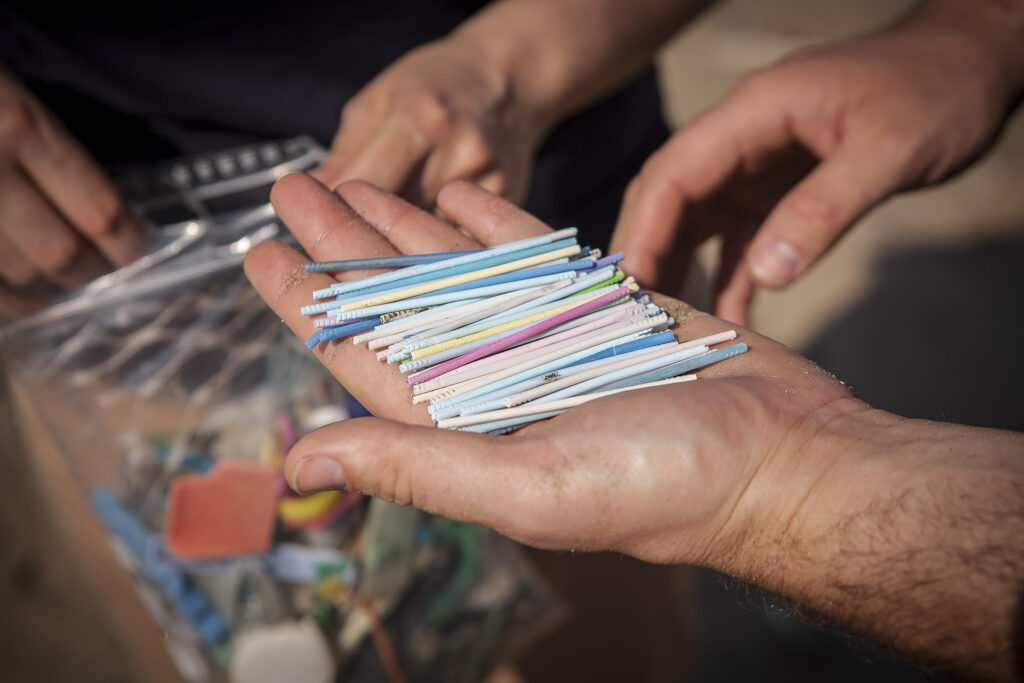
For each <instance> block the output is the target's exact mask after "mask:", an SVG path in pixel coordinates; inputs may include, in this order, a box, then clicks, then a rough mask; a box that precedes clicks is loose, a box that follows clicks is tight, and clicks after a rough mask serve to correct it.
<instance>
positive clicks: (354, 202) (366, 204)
mask: <svg viewBox="0 0 1024 683" xmlns="http://www.w3.org/2000/svg"><path fill="white" fill-rule="evenodd" d="M336 191H337V193H338V194H339V195H341V198H342V199H344V200H345V203H346V204H348V205H349V206H350V207H351V208H352V210H353V211H355V212H356V213H357V214H358V215H359V216H360V217H361V218H362V219H363V220H365V221H366V222H367V223H369V224H370V225H372V226H373V227H374V228H375V229H376V230H377V231H378V232H379V233H380V234H381V235H382V236H383V237H384V238H385V239H386V240H387V241H388V242H390V243H391V244H393V245H394V246H395V248H397V249H398V251H400V252H401V253H403V254H429V253H434V252H439V251H461V250H466V249H479V248H480V243H479V242H476V241H474V240H472V239H470V238H469V237H466V236H465V235H463V234H462V233H461V232H459V231H458V230H457V229H455V228H453V227H452V226H451V225H449V224H448V223H445V222H444V221H442V220H441V219H439V218H437V217H436V216H434V215H432V214H429V213H427V212H426V211H424V210H422V209H420V208H417V207H415V206H413V205H412V204H410V203H409V202H407V201H405V200H404V199H401V198H400V197H397V196H395V195H393V194H390V193H388V192H384V191H383V190H379V189H377V188H376V187H374V186H373V185H370V184H369V183H366V182H363V181H360V180H350V181H348V182H345V183H342V184H341V185H339V186H338V189H337V190H336Z"/></svg>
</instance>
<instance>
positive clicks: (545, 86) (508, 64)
mask: <svg viewBox="0 0 1024 683" xmlns="http://www.w3.org/2000/svg"><path fill="white" fill-rule="evenodd" d="M492 23H493V21H490V18H489V17H486V16H485V17H483V18H481V19H478V20H476V21H473V20H471V21H468V22H466V23H464V24H463V25H462V26H460V27H458V28H457V29H455V31H453V32H452V33H451V34H450V35H449V36H448V38H447V40H449V41H451V42H452V43H454V44H457V45H460V46H463V47H465V48H466V49H467V50H468V51H469V52H470V53H471V54H473V55H475V58H476V59H477V60H480V61H479V63H480V64H482V65H483V68H484V69H486V70H487V71H488V72H489V73H490V74H492V80H493V81H494V82H495V83H496V84H497V85H498V87H500V89H501V92H502V95H503V98H502V101H503V103H504V106H505V108H506V109H507V111H508V112H509V115H510V116H514V117H515V119H516V121H517V124H518V126H520V128H521V130H522V131H523V132H524V133H526V134H527V135H528V139H529V140H531V141H532V142H534V143H535V144H536V143H539V141H540V140H541V139H542V138H543V137H544V136H545V135H546V134H547V132H548V131H550V129H551V128H553V127H554V126H555V125H556V124H557V122H558V120H559V119H560V118H561V116H562V112H561V111H560V110H559V106H558V103H559V100H560V95H561V90H562V88H561V86H560V85H559V76H558V72H559V70H560V67H559V65H558V61H557V59H556V55H549V56H545V55H546V52H547V51H548V48H549V47H550V46H547V45H545V44H544V41H543V40H536V39H534V38H533V37H531V35H530V33H528V32H523V31H519V30H516V27H508V28H507V30H504V31H495V30H493V27H492V26H491V24H492Z"/></svg>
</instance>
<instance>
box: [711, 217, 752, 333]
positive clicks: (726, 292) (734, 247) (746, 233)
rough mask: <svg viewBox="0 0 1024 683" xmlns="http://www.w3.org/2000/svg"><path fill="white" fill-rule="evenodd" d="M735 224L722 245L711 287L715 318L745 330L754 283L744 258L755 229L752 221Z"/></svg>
mask: <svg viewBox="0 0 1024 683" xmlns="http://www.w3.org/2000/svg"><path fill="white" fill-rule="evenodd" d="M737 220H738V223H737V224H736V225H735V227H734V229H733V230H732V231H731V232H729V233H727V234H726V235H725V238H724V240H723V241H722V258H721V263H720V264H719V267H718V276H717V278H716V283H715V315H717V316H718V317H720V318H724V319H725V320H729V321H731V322H734V323H736V324H737V325H743V326H747V325H748V324H749V311H750V301H751V299H752V298H753V295H754V281H753V279H751V277H750V270H749V269H748V268H747V267H746V257H747V252H748V251H749V249H750V242H751V240H752V239H753V238H754V233H755V232H756V231H757V228H758V227H759V225H758V222H756V220H751V219H737Z"/></svg>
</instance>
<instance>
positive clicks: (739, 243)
mask: <svg viewBox="0 0 1024 683" xmlns="http://www.w3.org/2000/svg"><path fill="white" fill-rule="evenodd" d="M926 4H927V5H928V6H929V7H927V8H926V9H925V10H923V11H920V12H919V13H918V14H917V15H915V16H914V17H912V18H911V19H910V20H908V21H906V22H904V23H903V24H901V25H899V26H897V27H895V28H892V29H890V30H888V31H886V32H884V33H880V34H877V35H873V36H868V37H865V38H861V39H857V40H851V41H848V42H845V43H836V44H830V45H826V46H822V47H815V48H812V49H806V50H801V51H798V52H796V53H794V54H792V55H790V56H789V57H787V58H786V59H784V60H782V61H781V62H780V63H778V64H776V65H774V66H772V67H769V68H766V69H763V70H760V71H757V72H754V73H752V74H750V75H748V76H746V77H745V78H743V79H742V80H741V81H740V82H739V83H738V84H737V85H736V86H735V87H734V88H733V89H732V91H731V92H730V93H729V94H728V95H727V96H726V97H725V98H723V99H722V101H720V102H719V103H718V104H716V105H714V106H713V107H711V108H710V109H709V110H708V111H706V112H705V113H704V114H702V115H701V116H699V117H698V118H697V119H696V120H694V121H693V122H692V123H690V124H689V125H687V126H686V127H684V128H683V129H682V130H680V131H679V132H678V133H676V134H675V135H674V136H673V137H672V138H671V139H670V140H669V141H668V142H667V143H666V144H665V145H664V146H663V147H662V148H661V149H660V150H658V151H657V152H656V153H655V154H654V155H652V156H651V158H650V159H649V160H648V161H647V163H646V164H645V166H644V168H643V170H642V171H641V173H640V174H639V175H638V176H637V177H636V178H635V179H634V180H633V182H632V184H631V185H630V187H629V188H628V190H627V192H626V198H625V202H624V205H623V208H622V211H621V214H620V216H619V221H618V225H617V227H616V234H615V236H614V237H613V240H612V249H613V250H616V251H617V250H622V251H625V252H626V254H627V259H626V261H625V262H624V263H625V266H626V267H627V268H628V269H629V270H630V272H631V273H632V274H633V275H634V276H636V278H637V280H638V281H639V282H641V283H642V284H644V285H646V286H650V287H656V288H659V289H664V290H667V291H678V288H679V287H680V286H681V284H682V282H683V281H684V279H685V275H686V266H687V264H688V263H689V260H690V258H691V256H692V254H693V251H694V250H695V249H696V247H697V246H698V245H700V244H701V243H702V242H704V241H705V240H707V239H708V238H710V237H711V236H713V235H715V234H720V235H721V236H722V238H723V243H722V248H721V266H720V272H719V277H718V283H717V295H716V301H715V312H716V314H717V315H720V316H722V317H724V318H726V319H728V320H732V321H735V322H738V323H741V324H747V309H748V306H749V303H750V299H751V296H752V294H753V291H754V288H755V287H756V286H761V287H768V288H777V287H782V286H784V285H786V284H788V283H790V282H791V281H793V280H794V279H795V278H797V277H798V276H800V275H801V274H802V273H803V272H804V271H806V270H807V268H808V267H810V266H811V265H812V264H813V263H814V262H815V261H817V260H818V258H819V257H821V255H822V254H823V253H824V252H826V251H827V250H828V249H829V248H830V247H831V246H832V245H833V244H834V243H835V242H836V241H837V240H838V239H839V238H840V237H841V236H842V235H843V234H844V233H845V232H846V231H847V230H848V229H849V228H850V227H851V226H852V225H853V224H854V223H855V222H856V221H857V220H858V219H859V218H860V217H861V216H863V215H864V214H865V213H867V212H868V211H869V210H870V209H872V208H873V207H874V206H876V205H877V204H878V203H879V202H881V201H882V200H883V199H885V198H886V197H888V196H890V195H892V194H893V193H895V192H898V191H900V190H905V189H909V188H914V187H920V186H924V185H929V184H933V183H937V182H939V181H941V180H943V179H945V178H948V177H949V176H951V175H952V174H954V173H956V172H957V171H959V170H960V169H962V168H963V167H964V166H966V165H967V164H969V163H970V162H971V161H973V160H974V159H975V158H977V157H978V156H979V155H980V154H981V153H982V152H984V151H985V150H986V149H987V148H988V146H989V145H990V144H991V142H992V140H993V138H994V136H995V135H996V133H997V132H998V130H999V128H1000V126H1001V125H1002V123H1003V121H1004V120H1005V117H1006V115H1007V111H1008V109H1009V108H1010V106H1011V104H1012V103H1013V101H1014V98H1015V89H1017V88H1019V87H1021V86H1024V83H1019V84H1018V83H1016V82H1015V81H1016V80H1018V77H1019V76H1020V75H1021V74H1020V73H1019V72H1020V71H1021V70H1022V69H1024V63H1021V64H1016V68H1013V67H1012V66H1008V64H1007V63H1005V62H1006V61H1008V60H1005V59H1003V56H1004V55H1003V54H1002V53H1005V52H1006V51H1007V50H1006V49H1005V47H1006V46H1004V45H1001V44H1000V42H1001V40H1000V39H1001V36H1000V35H999V33H1000V31H1001V30H1002V28H1001V27H999V26H998V24H999V23H1000V19H999V17H998V16H992V15H998V13H999V12H998V11H996V10H994V9H992V8H985V7H972V6H971V3H959V4H958V5H957V7H954V8H953V9H948V8H946V7H942V5H945V6H949V5H956V3H926ZM993 4H994V3H993ZM932 6H934V7H932ZM1000 11H1002V10H1000ZM1006 11H1007V12H1010V10H1006ZM1017 12H1018V13H1019V10H1017ZM993 27H995V28H993ZM1017 41H1018V43H1019V39H1017ZM1005 42H1012V40H1011V41H1005ZM1014 49H1015V50H1017V51H1019V45H1018V47H1016V48H1014ZM1014 71H1016V72H1017V74H1016V75H1013V74H1014Z"/></svg>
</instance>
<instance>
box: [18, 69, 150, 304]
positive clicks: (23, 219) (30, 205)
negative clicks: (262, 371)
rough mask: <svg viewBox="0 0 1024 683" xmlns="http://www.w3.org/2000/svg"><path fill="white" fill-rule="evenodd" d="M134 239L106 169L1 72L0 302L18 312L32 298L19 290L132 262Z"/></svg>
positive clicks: (72, 280)
mask: <svg viewBox="0 0 1024 683" xmlns="http://www.w3.org/2000/svg"><path fill="white" fill-rule="evenodd" d="M69 178H70V179H72V181H71V182H69V181H68V179H69ZM139 243H140V230H139V226H138V224H137V222H136V221H135V219H134V218H132V216H131V215H130V214H129V213H128V211H127V210H126V208H125V206H124V203H123V202H122V200H121V198H120V197H119V196H118V194H117V192H116V191H115V190H114V187H113V185H111V183H110V180H109V179H108V178H107V176H106V174H104V173H103V171H102V170H101V169H100V168H99V167H98V166H97V164H96V162H95V161H93V159H92V158H91V157H90V156H89V154H88V153H87V152H86V151H85V150H84V149H83V148H82V147H81V146H80V145H79V144H78V143H77V142H76V141H75V140H73V139H72V138H71V137H70V136H69V135H68V133H67V132H66V131H65V130H64V128H63V127H62V126H61V125H60V123H59V122H58V121H57V120H56V119H55V118H54V117H53V115H52V114H50V113H49V111H47V109H46V108H45V107H44V106H43V105H42V103H40V102H39V101H38V100H36V99H35V97H33V96H32V95H31V94H30V93H29V92H28V91H26V90H25V89H24V88H22V87H21V85H19V84H18V83H17V82H16V81H15V80H14V79H13V78H12V77H11V76H10V75H8V74H7V73H6V72H4V71H3V70H0V307H5V308H7V309H10V310H11V311H14V312H24V311H25V310H27V309H29V308H31V307H32V305H33V304H34V303H35V302H34V301H32V299H30V298H29V297H28V296H27V295H26V294H25V293H24V292H19V291H17V290H19V289H23V288H25V287H27V286H28V285H31V284H33V283H35V282H37V281H39V280H46V281H49V282H52V283H55V284H58V285H61V286H75V285H80V284H83V283H85V282H88V281H89V280H90V279H92V278H93V277H96V276H97V275H99V274H101V273H103V272H104V271H105V270H107V269H109V267H110V266H112V265H113V266H122V265H126V264H127V263H130V262H131V260H132V258H134V256H135V255H136V252H137V249H138V247H139Z"/></svg>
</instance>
